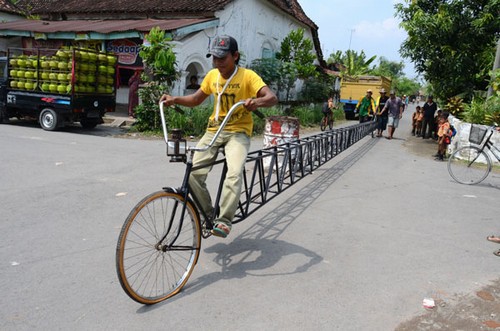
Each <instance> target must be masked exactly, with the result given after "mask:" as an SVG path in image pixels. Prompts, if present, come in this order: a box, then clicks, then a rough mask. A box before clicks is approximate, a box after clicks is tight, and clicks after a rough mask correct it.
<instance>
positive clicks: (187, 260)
mask: <svg viewBox="0 0 500 331" xmlns="http://www.w3.org/2000/svg"><path fill="white" fill-rule="evenodd" d="M184 201H185V200H184V197H183V195H181V194H179V193H174V192H167V191H159V192H155V193H152V194H150V195H148V196H146V197H145V198H144V199H142V200H141V201H140V202H139V203H138V204H137V205H136V206H135V207H134V208H133V209H132V211H131V212H130V214H129V215H128V217H127V219H126V220H125V223H124V224H123V227H122V229H121V232H120V236H119V238H118V243H117V246H116V271H117V274H118V279H119V280H120V284H121V286H122V288H123V290H124V291H125V293H127V295H128V296H129V297H130V298H132V299H133V300H135V301H137V302H139V303H142V304H147V305H150V304H155V303H158V302H160V301H163V300H166V299H168V298H170V297H172V296H174V295H175V294H177V293H179V292H180V291H181V289H182V288H183V286H184V285H185V284H186V282H187V281H188V279H189V276H191V273H192V272H193V269H194V267H195V265H196V263H197V261H198V257H199V254H200V246H201V226H200V222H199V217H198V213H197V211H196V209H195V207H194V205H193V203H192V202H191V201H190V200H188V201H187V203H186V209H185V213H184V217H183V225H182V228H181V231H180V234H179V237H178V238H177V240H176V241H175V242H174V243H173V245H170V247H169V246H168V244H169V243H170V244H171V240H172V239H173V238H174V237H175V236H176V234H177V232H178V230H179V228H180V224H181V222H180V221H181V220H180V217H181V216H182V210H183V207H184ZM170 220H172V222H170ZM165 233H167V235H166V240H164V241H163V242H162V243H163V244H164V245H161V246H159V244H158V242H159V241H160V239H161V238H162V237H163V236H165ZM165 244H167V245H165Z"/></svg>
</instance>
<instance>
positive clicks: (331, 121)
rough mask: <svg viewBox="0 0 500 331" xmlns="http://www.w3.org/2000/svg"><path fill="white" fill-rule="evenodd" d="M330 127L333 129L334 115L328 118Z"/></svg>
mask: <svg viewBox="0 0 500 331" xmlns="http://www.w3.org/2000/svg"><path fill="white" fill-rule="evenodd" d="M328 128H329V129H330V130H331V129H333V117H330V118H328Z"/></svg>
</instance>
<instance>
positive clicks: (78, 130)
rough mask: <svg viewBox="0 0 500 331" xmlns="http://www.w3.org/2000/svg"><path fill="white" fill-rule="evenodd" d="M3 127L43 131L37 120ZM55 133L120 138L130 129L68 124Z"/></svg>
mask: <svg viewBox="0 0 500 331" xmlns="http://www.w3.org/2000/svg"><path fill="white" fill-rule="evenodd" d="M2 125H10V126H14V127H15V126H18V127H23V128H34V129H38V130H43V129H42V128H41V127H40V125H39V124H38V122H37V121H35V120H25V119H11V120H9V123H6V124H2ZM55 132H65V133H73V134H84V135H90V136H98V137H114V136H116V137H120V136H124V135H126V134H127V132H128V128H121V127H112V126H108V125H97V126H96V127H95V128H93V129H84V128H83V127H82V126H81V125H80V124H78V123H72V124H66V125H65V126H64V127H63V128H60V129H58V130H56V131H55Z"/></svg>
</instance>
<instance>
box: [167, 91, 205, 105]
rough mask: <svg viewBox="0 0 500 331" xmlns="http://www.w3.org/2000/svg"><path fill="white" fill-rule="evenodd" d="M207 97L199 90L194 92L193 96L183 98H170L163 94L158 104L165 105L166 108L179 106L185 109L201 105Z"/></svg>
mask: <svg viewBox="0 0 500 331" xmlns="http://www.w3.org/2000/svg"><path fill="white" fill-rule="evenodd" d="M207 97H208V95H206V94H205V93H203V91H202V90H201V89H198V90H196V92H194V93H193V94H190V95H185V96H182V97H180V96H171V95H168V94H164V95H162V96H161V98H160V102H163V103H165V105H166V106H173V105H181V106H187V107H195V106H198V105H199V104H201V103H202V102H203V101H205V99H206V98H207Z"/></svg>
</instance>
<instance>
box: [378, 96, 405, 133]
mask: <svg viewBox="0 0 500 331" xmlns="http://www.w3.org/2000/svg"><path fill="white" fill-rule="evenodd" d="M403 109H404V104H403V101H402V100H401V98H399V97H396V92H394V91H391V93H390V95H389V100H387V101H386V103H385V106H384V109H382V114H383V113H385V112H388V115H389V118H388V121H387V125H388V127H389V128H388V131H389V132H388V134H389V135H388V136H386V138H387V139H392V138H393V136H394V132H395V131H396V128H397V127H398V125H399V120H400V119H401V117H403Z"/></svg>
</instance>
